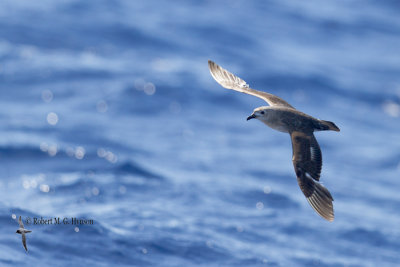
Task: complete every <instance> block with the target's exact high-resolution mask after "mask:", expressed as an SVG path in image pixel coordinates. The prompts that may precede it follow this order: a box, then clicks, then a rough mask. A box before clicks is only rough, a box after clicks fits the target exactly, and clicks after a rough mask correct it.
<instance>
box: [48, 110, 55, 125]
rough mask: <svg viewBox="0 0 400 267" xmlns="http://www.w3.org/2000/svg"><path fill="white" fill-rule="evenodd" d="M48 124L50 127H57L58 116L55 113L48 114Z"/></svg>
mask: <svg viewBox="0 0 400 267" xmlns="http://www.w3.org/2000/svg"><path fill="white" fill-rule="evenodd" d="M47 123H48V124H50V125H56V124H57V123H58V115H57V114H56V113H54V112H50V113H49V114H47Z"/></svg>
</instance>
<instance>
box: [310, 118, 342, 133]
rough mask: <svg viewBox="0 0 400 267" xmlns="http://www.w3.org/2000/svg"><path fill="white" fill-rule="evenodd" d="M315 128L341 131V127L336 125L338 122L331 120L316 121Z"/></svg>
mask: <svg viewBox="0 0 400 267" xmlns="http://www.w3.org/2000/svg"><path fill="white" fill-rule="evenodd" d="M315 130H317V131H327V130H331V131H336V132H340V129H339V127H337V126H336V124H334V123H333V122H331V121H324V120H319V121H318V123H316V125H315Z"/></svg>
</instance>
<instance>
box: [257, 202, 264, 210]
mask: <svg viewBox="0 0 400 267" xmlns="http://www.w3.org/2000/svg"><path fill="white" fill-rule="evenodd" d="M256 208H257V209H258V210H262V209H263V208H264V203H262V202H257V204H256Z"/></svg>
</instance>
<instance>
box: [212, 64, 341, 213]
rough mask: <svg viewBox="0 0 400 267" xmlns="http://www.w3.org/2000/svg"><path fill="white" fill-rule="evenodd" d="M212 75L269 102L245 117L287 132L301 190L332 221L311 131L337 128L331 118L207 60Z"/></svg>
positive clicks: (329, 201) (330, 207)
mask: <svg viewBox="0 0 400 267" xmlns="http://www.w3.org/2000/svg"><path fill="white" fill-rule="evenodd" d="M208 67H209V69H210V73H211V75H212V77H213V78H214V79H215V80H216V81H217V82H218V83H219V84H220V85H221V86H223V87H225V88H227V89H232V90H235V91H238V92H242V93H245V94H249V95H253V96H256V97H259V98H261V99H263V100H265V101H266V102H267V103H268V104H269V106H263V107H259V108H256V109H255V110H254V112H253V113H252V114H251V115H250V116H249V117H248V118H247V120H250V119H254V118H256V119H259V120H260V121H262V122H263V123H265V124H266V125H268V126H269V127H271V128H273V129H275V130H278V131H281V132H285V133H289V134H290V137H291V140H292V148H293V158H292V161H293V167H294V170H295V172H296V176H297V182H298V184H299V186H300V189H301V191H302V192H303V194H304V195H305V197H306V198H307V201H308V203H309V204H310V205H311V207H312V208H313V209H314V210H315V211H316V212H317V213H318V214H319V215H320V216H321V217H323V218H324V219H326V220H328V221H333V219H334V211H333V204H332V201H333V198H332V195H331V194H330V193H329V191H328V189H326V188H325V187H324V186H322V185H321V184H320V183H319V179H320V175H321V168H322V153H321V149H320V147H319V145H318V142H317V140H316V139H315V136H314V131H325V130H332V131H340V129H339V128H338V127H337V126H336V125H335V124H334V123H333V122H330V121H324V120H319V119H316V118H314V117H312V116H310V115H307V114H305V113H303V112H301V111H298V110H296V109H295V108H294V107H293V106H291V105H290V104H289V103H287V102H286V101H285V100H283V99H281V98H279V97H277V96H275V95H273V94H270V93H266V92H261V91H257V90H254V89H251V88H250V86H249V85H248V84H247V83H246V82H245V81H244V80H242V79H241V78H239V77H237V76H236V75H234V74H232V73H230V72H229V71H227V70H225V69H223V68H222V67H220V66H219V65H218V64H216V63H214V62H213V61H211V60H209V61H208Z"/></svg>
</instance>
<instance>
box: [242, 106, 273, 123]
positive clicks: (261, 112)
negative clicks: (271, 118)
mask: <svg viewBox="0 0 400 267" xmlns="http://www.w3.org/2000/svg"><path fill="white" fill-rule="evenodd" d="M268 112H269V107H259V108H256V109H255V110H254V111H253V113H252V114H251V115H250V116H248V117H247V120H251V119H259V120H261V121H267V119H268Z"/></svg>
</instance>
